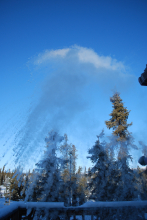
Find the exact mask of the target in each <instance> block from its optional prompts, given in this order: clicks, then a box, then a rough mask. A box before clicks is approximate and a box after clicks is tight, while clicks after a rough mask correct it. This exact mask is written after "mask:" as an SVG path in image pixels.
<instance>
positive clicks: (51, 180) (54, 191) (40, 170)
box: [25, 131, 64, 219]
mask: <svg viewBox="0 0 147 220" xmlns="http://www.w3.org/2000/svg"><path fill="white" fill-rule="evenodd" d="M63 139H64V137H62V136H60V135H59V134H58V133H57V132H55V131H51V132H49V136H48V137H47V138H46V139H45V142H46V151H45V153H44V157H43V159H42V160H40V161H39V162H38V163H37V164H36V166H37V168H36V169H35V170H34V173H33V175H32V176H31V179H30V185H29V188H28V189H27V191H26V197H25V201H35V202H37V201H39V202H61V197H60V184H61V181H62V179H61V167H62V160H61V159H60V158H58V157H57V150H59V144H60V143H61V142H62V141H63ZM43 213H44V210H43V212H42V210H36V213H35V216H34V219H40V218H41V216H42V217H43ZM54 214H55V213H54ZM44 218H49V212H47V211H46V212H45V216H44Z"/></svg>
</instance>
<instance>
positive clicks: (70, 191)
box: [60, 134, 77, 206]
mask: <svg viewBox="0 0 147 220" xmlns="http://www.w3.org/2000/svg"><path fill="white" fill-rule="evenodd" d="M76 151H77V150H76V147H75V145H72V144H68V137H67V135H66V134H65V135H64V143H63V145H61V146H60V152H61V154H62V160H63V168H62V172H61V177H62V180H63V182H62V187H61V194H60V195H61V197H62V201H64V204H65V206H69V205H70V203H71V201H70V200H72V205H73V206H75V205H76V204H77V198H76V197H77V196H76V189H77V184H76V173H75V172H76V159H77V154H76Z"/></svg>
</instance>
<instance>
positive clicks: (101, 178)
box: [87, 130, 112, 201]
mask: <svg viewBox="0 0 147 220" xmlns="http://www.w3.org/2000/svg"><path fill="white" fill-rule="evenodd" d="M97 137H98V140H97V141H96V142H95V145H94V146H93V147H92V148H91V149H89V150H88V153H89V154H91V156H88V157H87V158H90V159H91V162H92V163H93V164H94V166H93V167H92V169H91V170H90V173H91V181H90V183H89V188H90V191H91V195H90V199H94V200H95V201H108V200H111V198H110V196H109V195H108V194H109V190H108V188H109V187H110V184H111V182H110V181H109V175H110V161H109V157H108V152H107V151H106V142H105V141H103V142H100V140H99V139H100V138H103V137H104V130H102V132H101V133H100V135H98V136H97ZM111 197H112V195H111Z"/></svg>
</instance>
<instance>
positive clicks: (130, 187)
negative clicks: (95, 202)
mask: <svg viewBox="0 0 147 220" xmlns="http://www.w3.org/2000/svg"><path fill="white" fill-rule="evenodd" d="M110 101H111V102H112V105H113V111H112V113H111V114H110V116H111V119H110V120H109V121H105V123H106V126H107V127H108V128H109V129H110V128H113V135H114V136H115V138H117V139H116V140H117V142H115V147H116V149H117V153H118V155H117V158H118V160H117V170H118V171H119V175H118V176H119V178H118V183H117V191H116V194H115V197H116V198H115V199H116V200H133V199H134V198H135V197H136V196H137V192H136V184H137V183H136V181H135V180H136V177H135V173H134V172H133V170H131V169H130V167H129V161H130V160H132V157H131V155H130V150H131V149H138V148H137V146H136V145H134V144H133V142H134V138H133V136H132V135H131V133H130V132H129V131H128V127H129V126H131V125H132V123H130V124H127V119H128V116H129V111H128V110H127V108H125V107H124V106H123V103H122V99H121V98H120V94H119V93H118V92H115V93H114V95H113V96H112V97H111V98H110Z"/></svg>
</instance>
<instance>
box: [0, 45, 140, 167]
mask: <svg viewBox="0 0 147 220" xmlns="http://www.w3.org/2000/svg"><path fill="white" fill-rule="evenodd" d="M27 65H28V66H29V69H31V78H32V77H34V81H35V83H36V84H35V85H36V93H37V95H36V97H37V98H36V100H35V102H34V103H35V104H33V105H32V106H29V105H27V107H28V110H27V111H26V112H25V113H24V114H23V115H22V116H20V121H19V120H18V114H17V115H16V116H15V117H14V118H15V119H16V120H15V122H14V124H17V123H18V126H15V127H14V128H13V129H11V130H13V132H12V133H13V135H12V134H11V132H10V133H9V132H8V137H6V138H5V140H6V141H7V140H8V139H9V141H8V143H6V145H7V146H4V149H3V156H2V157H1V158H0V162H2V161H3V158H5V157H6V155H7V157H8V158H9V159H8V160H7V163H8V165H9V166H11V167H12V166H16V165H21V166H23V167H27V168H29V166H32V165H33V164H35V163H36V162H37V161H38V160H39V158H40V157H41V156H42V155H43V150H44V147H45V146H44V144H45V143H44V139H45V137H46V136H47V134H48V132H49V131H50V130H51V129H55V130H57V131H59V132H60V133H61V134H62V135H63V134H64V133H67V134H71V133H74V131H75V130H76V129H77V128H78V127H79V128H80V132H82V129H83V128H84V129H85V127H84V126H83V124H84V123H85V118H86V120H87V121H88V118H89V122H88V124H87V127H88V128H89V135H90V134H92V132H93V131H95V133H96V130H97V127H98V126H99V125H98V124H95V123H94V122H91V121H92V120H91V118H92V112H90V111H91V109H92V108H95V106H93V103H96V100H97V99H99V102H102V101H103V100H102V99H101V95H100V94H101V92H104V93H105V94H106V95H108V94H110V93H111V89H112V88H114V87H115V86H116V88H117V87H118V88H119V91H120V92H121V91H124V90H125V92H127V90H128V88H129V87H130V85H133V83H134V80H136V79H135V77H134V76H132V75H129V74H127V71H126V69H125V66H124V64H123V63H122V62H120V61H117V60H116V59H113V58H111V57H110V56H106V57H105V56H99V55H98V54H97V53H96V52H94V51H93V50H92V49H88V48H84V47H80V46H76V45H75V46H72V47H70V48H65V49H60V50H46V51H44V52H42V53H40V54H39V55H38V56H36V57H34V58H31V59H30V60H29V62H28V63H27ZM32 72H33V74H32ZM119 82H121V84H120V83H119ZM32 87H33V88H34V84H33V82H32ZM33 92H34V91H33ZM94 97H95V101H94ZM23 108H24V107H23ZM21 111H22V108H21V109H20V113H21ZM84 115H85V117H84ZM9 125H10V123H8V126H6V129H5V131H4V132H6V131H7V128H8V127H9ZM72 126H73V128H72ZM92 129H93V130H92ZM14 131H15V132H14ZM77 133H78V129H77ZM74 134H75V133H74ZM83 134H84V130H83ZM83 134H82V135H83ZM95 135H96V134H95ZM95 135H94V137H95ZM10 137H11V138H12V139H11V138H10ZM26 161H27V163H26ZM10 164H11V165H10Z"/></svg>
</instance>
